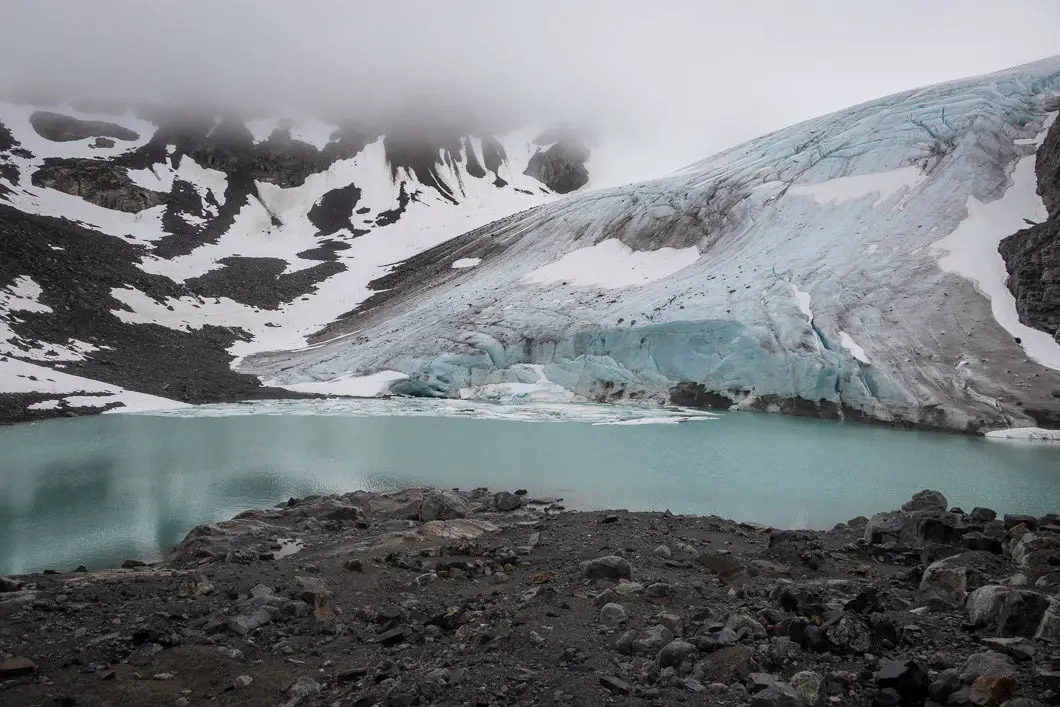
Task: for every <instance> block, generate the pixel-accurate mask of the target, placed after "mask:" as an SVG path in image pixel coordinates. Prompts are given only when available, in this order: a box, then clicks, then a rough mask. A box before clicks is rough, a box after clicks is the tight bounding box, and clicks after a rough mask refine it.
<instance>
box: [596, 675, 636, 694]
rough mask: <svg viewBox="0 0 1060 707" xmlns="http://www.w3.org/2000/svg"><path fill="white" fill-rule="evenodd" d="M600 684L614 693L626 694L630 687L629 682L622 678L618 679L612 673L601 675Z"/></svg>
mask: <svg viewBox="0 0 1060 707" xmlns="http://www.w3.org/2000/svg"><path fill="white" fill-rule="evenodd" d="M600 684H601V685H603V687H604V689H606V690H607V691H608V692H611V693H613V694H616V695H628V694H629V691H630V688H629V683H627V682H625V681H624V680H620V679H618V678H616V677H614V676H613V675H603V676H601V677H600Z"/></svg>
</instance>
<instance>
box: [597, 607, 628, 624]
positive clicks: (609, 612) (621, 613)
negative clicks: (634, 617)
mask: <svg viewBox="0 0 1060 707" xmlns="http://www.w3.org/2000/svg"><path fill="white" fill-rule="evenodd" d="M625 621H626V609H625V608H624V607H623V606H622V605H621V604H614V603H611V604H604V605H603V606H602V607H601V608H600V623H604V624H621V623H625Z"/></svg>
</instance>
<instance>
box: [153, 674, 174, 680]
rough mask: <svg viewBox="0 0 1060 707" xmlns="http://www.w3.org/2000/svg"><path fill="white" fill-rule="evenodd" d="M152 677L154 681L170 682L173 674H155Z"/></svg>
mask: <svg viewBox="0 0 1060 707" xmlns="http://www.w3.org/2000/svg"><path fill="white" fill-rule="evenodd" d="M153 677H154V679H155V680H172V679H173V673H155V674H154V676H153Z"/></svg>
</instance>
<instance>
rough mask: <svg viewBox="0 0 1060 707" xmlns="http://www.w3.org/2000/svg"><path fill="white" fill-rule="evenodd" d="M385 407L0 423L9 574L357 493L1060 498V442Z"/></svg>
mask: <svg viewBox="0 0 1060 707" xmlns="http://www.w3.org/2000/svg"><path fill="white" fill-rule="evenodd" d="M299 405H302V406H304V405H305V404H304V403H300V404H299ZM374 405H375V407H374V408H372V413H371V415H370V416H366V415H365V414H360V415H347V414H337V413H334V412H333V413H332V414H328V415H320V414H307V413H311V412H312V410H311V409H305V408H304V407H303V408H301V409H299V408H279V409H278V410H274V411H273V412H274V413H281V414H246V413H253V412H254V410H255V409H253V408H251V409H243V410H242V411H241V413H242V414H238V415H227V416H213V415H211V416H192V417H173V416H169V417H164V416H139V415H106V416H101V417H92V418H82V419H75V420H62V421H55V422H47V423H41V424H34V425H21V426H15V427H9V428H4V429H0V574H4V573H14V572H27V571H34V570H41V569H45V568H53V569H57V570H60V571H65V570H70V569H73V568H74V567H76V566H77V565H79V564H85V565H88V566H89V567H99V566H106V565H113V564H116V563H118V562H120V561H121V560H123V559H127V558H139V559H153V558H157V557H159V556H160V554H161V553H163V552H164V551H165V550H166V549H167V548H169V547H170V546H172V545H173V544H174V543H175V542H177V541H179V540H180V539H181V538H182V537H183V536H184V535H185V533H187V531H188V530H189V529H190V528H191V527H193V526H194V525H196V524H198V523H203V522H209V521H216V520H220V519H224V518H227V517H230V516H232V515H234V514H235V513H237V512H238V511H240V510H244V509H246V508H249V507H255V506H263V505H272V504H275V503H277V502H279V501H283V500H286V499H287V498H288V497H290V496H301V495H306V494H309V493H323V492H339V491H348V490H354V489H358V488H363V489H376V490H380V489H392V488H395V487H402V486H413V485H437V486H444V487H452V486H460V487H465V488H471V487H475V486H490V487H493V488H496V489H505V488H506V489H514V488H527V489H529V490H530V492H531V493H532V494H539V495H558V496H562V497H564V498H565V499H566V502H567V505H568V507H577V508H629V509H642V510H664V509H670V510H671V511H673V512H675V513H702V514H705V513H716V514H719V515H722V516H725V517H729V518H736V519H740V520H753V521H759V522H763V523H769V524H773V525H778V526H784V527H827V526H830V525H831V524H833V523H836V522H838V521H843V520H847V519H849V518H851V517H853V516H856V515H863V514H870V513H872V512H875V511H879V510H883V509H889V508H894V507H896V506H898V505H900V504H901V503H902V502H903V501H904V500H906V499H907V498H908V497H909V496H910V495H911V494H912V493H913V492H915V491H918V490H920V489H922V488H936V489H939V490H941V491H943V492H944V493H946V495H947V496H949V498H950V500H951V502H952V503H954V504H958V505H961V506H964V507H965V508H970V507H972V506H974V505H986V506H991V507H994V508H996V509H998V510H999V511H1003V512H1021V513H1036V514H1041V513H1045V512H1050V511H1058V510H1060V445H1056V444H1051V445H1050V444H1031V443H1014V442H998V441H987V440H984V439H981V438H969V437H960V436H953V435H942V434H934V433H926V432H909V431H898V430H890V429H885V428H882V427H871V426H866V425H856V424H842V423H835V422H823V421H815V420H805V419H793V418H786V417H780V416H773V415H760V414H752V413H726V414H725V415H723V416H721V417H719V418H718V419H714V420H692V421H688V422H685V423H683V424H644V425H599V424H597V425H594V424H590V421H592V420H593V419H597V418H594V417H591V416H590V417H588V418H586V417H584V416H582V417H581V418H578V416H576V415H574V416H572V417H574V418H577V419H583V420H589V421H556V420H564V419H566V418H567V416H565V415H564V412H563V410H562V408H561V407H558V406H552V407H550V408H548V409H547V410H544V411H543V412H542V413H541V414H540V415H536V416H535V415H534V414H529V413H533V412H534V408H533V407H532V406H528V407H526V408H525V410H526V411H529V412H528V413H527V414H524V415H523V419H524V420H534V419H542V420H552V421H547V422H545V421H536V422H535V421H512V420H499V419H490V408H489V406H488V405H487V404H482V403H479V404H477V405H475V406H474V407H468V408H462V409H461V411H462V412H468V411H473V414H471V413H469V414H470V416H465V417H446V416H409V415H407V414H400V415H398V416H392V415H387V414H380V412H381V411H382V412H386V410H387V408H386V407H385V405H383V404H381V403H375V404H374ZM218 410H220V409H218ZM394 410H395V411H397V410H398V409H397V408H394ZM557 410H558V412H557ZM299 411H300V412H299ZM296 412H299V414H293V413H296ZM435 412H437V411H435ZM443 412H444V411H443ZM594 414H595V413H594Z"/></svg>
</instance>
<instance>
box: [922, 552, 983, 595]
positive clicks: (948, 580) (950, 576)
mask: <svg viewBox="0 0 1060 707" xmlns="http://www.w3.org/2000/svg"><path fill="white" fill-rule="evenodd" d="M999 570H1000V561H999V560H998V559H997V557H995V556H994V555H992V554H990V553H986V552H979V551H970V552H962V553H961V554H959V555H953V556H951V557H947V558H945V559H942V560H939V561H937V562H933V563H931V564H930V565H928V568H927V569H926V570H924V574H923V576H922V577H921V578H920V589H921V590H922V591H932V592H935V593H938V594H941V595H942V596H945V597H947V598H950V599H954V600H956V601H961V602H963V601H965V599H966V598H967V596H968V593H969V592H971V591H973V590H975V589H978V588H979V587H980V586H982V585H983V584H984V581H985V577H984V575H985V574H989V573H994V572H997V571H999Z"/></svg>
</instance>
